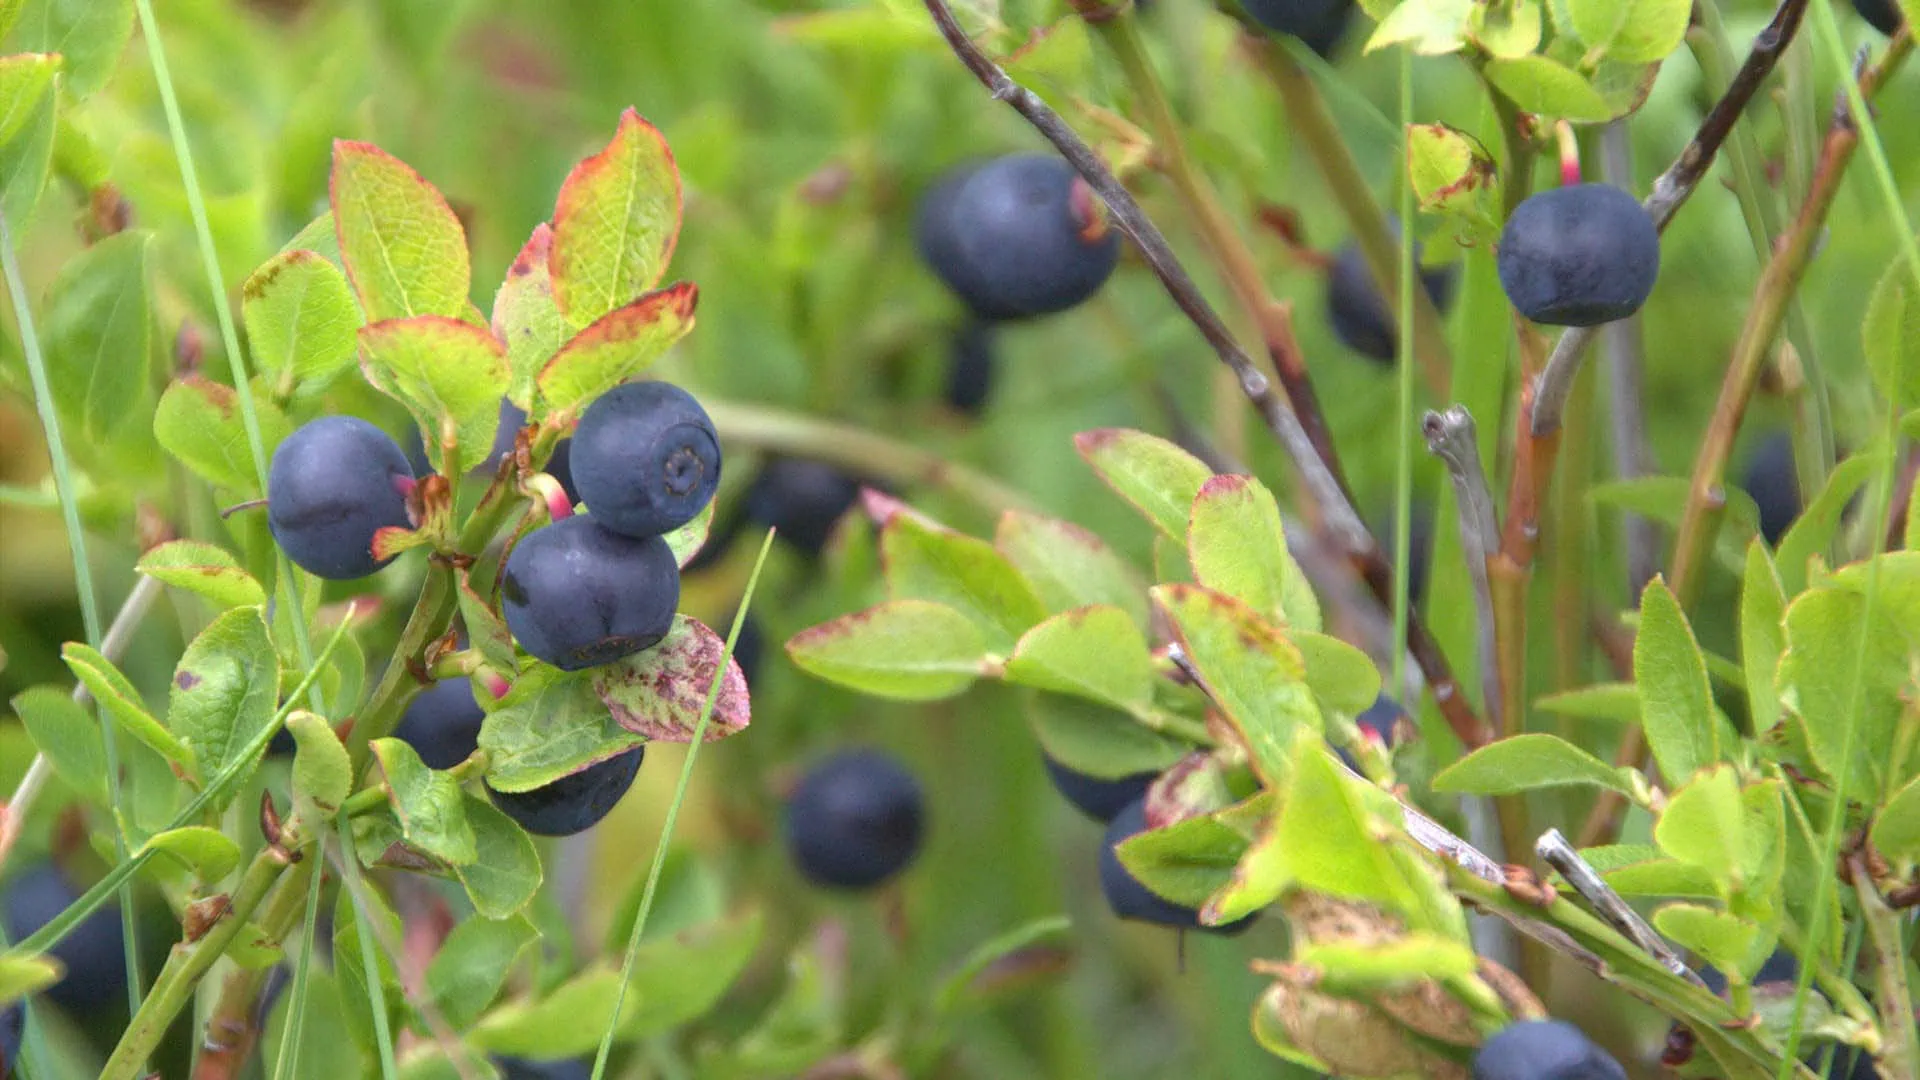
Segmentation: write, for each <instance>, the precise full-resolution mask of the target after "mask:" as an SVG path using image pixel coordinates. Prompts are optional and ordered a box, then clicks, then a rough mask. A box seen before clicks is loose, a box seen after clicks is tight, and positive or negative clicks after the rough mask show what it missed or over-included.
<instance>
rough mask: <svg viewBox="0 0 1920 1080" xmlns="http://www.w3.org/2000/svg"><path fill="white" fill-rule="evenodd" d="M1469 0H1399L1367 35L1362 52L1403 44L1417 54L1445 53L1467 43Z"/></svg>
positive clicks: (1469, 20) (1470, 14)
mask: <svg viewBox="0 0 1920 1080" xmlns="http://www.w3.org/2000/svg"><path fill="white" fill-rule="evenodd" d="M1473 6H1474V5H1473V3H1472V2H1471V0H1402V2H1401V3H1399V4H1398V5H1396V6H1395V7H1394V8H1393V10H1392V11H1389V12H1388V13H1387V16H1386V18H1384V19H1381V20H1380V25H1379V26H1378V27H1376V28H1375V29H1374V31H1373V36H1372V37H1370V38H1368V39H1367V45H1366V49H1365V50H1364V51H1365V52H1375V51H1377V50H1380V49H1384V48H1386V47H1388V46H1389V45H1401V44H1404V45H1406V46H1407V47H1408V48H1409V49H1411V50H1413V52H1414V53H1415V55H1418V56H1445V55H1446V54H1448V53H1452V52H1458V51H1460V47H1461V46H1462V45H1464V44H1466V39H1467V31H1468V27H1469V25H1470V23H1471V22H1472V17H1473Z"/></svg>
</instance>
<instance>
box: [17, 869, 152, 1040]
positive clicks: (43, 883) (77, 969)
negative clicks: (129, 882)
mask: <svg viewBox="0 0 1920 1080" xmlns="http://www.w3.org/2000/svg"><path fill="white" fill-rule="evenodd" d="M79 898H80V892H79V890H77V889H75V888H74V887H73V886H72V885H71V884H69V883H68V882H67V879H66V876H65V875H64V874H62V873H61V872H60V870H59V869H58V868H57V867H55V866H54V865H53V864H51V863H41V864H39V865H37V866H34V867H31V868H29V869H27V870H24V871H22V872H20V873H19V874H17V875H15V876H14V878H13V880H11V881H9V882H7V885H6V897H5V908H6V923H7V937H8V938H9V939H10V940H12V941H16V942H17V941H20V940H21V939H23V938H25V937H27V936H28V935H30V934H32V933H34V932H35V931H37V930H39V929H40V928H41V927H43V926H45V925H47V924H48V923H50V922H52V921H53V920H54V917H55V916H57V915H59V914H60V913H61V912H63V911H65V910H66V909H67V908H69V907H71V906H73V902H74V901H75V900H78V899H79ZM126 940H127V939H126V936H125V934H124V933H123V932H122V929H121V925H120V907H119V905H118V904H116V903H114V902H112V901H108V902H107V903H104V904H102V905H100V906H99V907H97V908H95V909H94V910H93V913H92V914H90V915H88V916H87V917H86V918H85V919H82V920H81V921H80V924H79V925H78V926H76V927H74V928H73V930H72V931H71V932H69V933H68V934H67V936H66V937H63V938H61V939H60V940H59V942H57V943H56V944H55V945H54V946H53V948H51V949H49V950H47V952H48V954H49V955H51V956H52V957H53V958H54V959H56V960H58V961H60V963H61V964H62V965H63V966H64V967H65V968H66V975H65V976H64V977H63V978H62V979H61V980H60V981H59V982H57V983H54V984H53V985H52V986H50V987H48V988H47V990H46V996H47V998H48V999H49V1000H51V1001H52V1002H53V1003H54V1004H56V1005H58V1006H60V1007H61V1008H63V1009H65V1010H67V1011H68V1012H70V1013H73V1014H75V1015H85V1014H88V1013H93V1012H98V1011H99V1010H101V1009H105V1008H109V1007H111V1006H114V1005H115V1004H118V1003H120V1002H123V1001H124V1000H125V998H126V992H127V955H126Z"/></svg>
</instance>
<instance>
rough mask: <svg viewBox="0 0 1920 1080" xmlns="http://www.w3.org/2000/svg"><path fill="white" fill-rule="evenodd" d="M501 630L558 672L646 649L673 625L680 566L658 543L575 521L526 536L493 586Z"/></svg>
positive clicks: (582, 517) (582, 518) (585, 517)
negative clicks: (503, 618)
mask: <svg viewBox="0 0 1920 1080" xmlns="http://www.w3.org/2000/svg"><path fill="white" fill-rule="evenodd" d="M500 597H501V601H502V603H501V611H502V613H503V614H504V615H505V616H506V620H507V629H508V630H509V631H511V632H512V633H513V637H514V640H515V641H518V642H519V643H520V647H521V648H523V649H525V650H527V652H528V653H530V654H532V655H533V656H536V657H538V658H540V659H542V660H545V661H546V662H547V663H549V664H552V665H553V666H554V667H557V668H560V669H562V670H564V671H578V670H580V669H581V668H590V667H598V666H599V665H601V664H610V663H612V662H613V661H615V660H618V659H620V658H621V657H625V656H631V655H633V654H634V653H637V652H639V651H640V650H642V649H646V648H650V647H652V646H653V645H654V644H655V643H656V642H658V641H659V640H660V639H661V638H662V637H665V636H666V633H667V631H668V630H669V629H671V628H672V626H673V610H674V608H675V607H676V606H677V605H678V604H679V603H680V567H679V564H678V563H676V562H675V560H674V557H673V549H672V548H670V547H668V546H667V542H666V541H665V540H663V539H661V538H660V537H658V536H650V537H647V538H646V539H644V540H636V539H634V538H632V537H630V536H622V535H621V534H619V533H617V532H613V531H612V530H609V529H603V528H601V527H600V525H599V524H598V523H597V522H596V521H594V519H593V516H592V515H589V514H575V515H573V516H572V517H569V518H565V519H563V520H560V521H556V522H554V523H553V524H551V525H549V526H547V527H546V528H544V529H536V530H534V531H533V532H531V533H528V534H527V535H526V536H525V537H523V538H522V539H521V540H520V543H519V544H518V545H517V546H516V547H515V548H514V549H513V554H512V555H509V556H508V557H507V566H506V572H505V574H503V575H502V576H501V579H500Z"/></svg>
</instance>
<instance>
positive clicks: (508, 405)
mask: <svg viewBox="0 0 1920 1080" xmlns="http://www.w3.org/2000/svg"><path fill="white" fill-rule="evenodd" d="M525 426H527V410H525V409H523V408H521V407H520V406H518V405H515V404H514V403H513V402H511V401H508V400H507V399H506V398H501V399H500V426H499V427H498V428H495V429H494V432H493V447H492V449H490V450H488V451H487V456H486V458H485V459H484V460H482V461H481V462H480V464H478V465H476V466H474V468H473V471H474V472H477V473H491V472H493V471H494V470H496V469H498V468H499V467H500V459H501V458H503V457H506V456H507V455H508V454H511V453H513V444H514V442H515V440H517V439H518V438H519V437H520V429H521V428H523V427H525Z"/></svg>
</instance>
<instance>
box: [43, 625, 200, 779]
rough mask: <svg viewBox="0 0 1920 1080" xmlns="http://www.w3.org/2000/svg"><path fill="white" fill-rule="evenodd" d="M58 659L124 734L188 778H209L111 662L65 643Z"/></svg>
mask: <svg viewBox="0 0 1920 1080" xmlns="http://www.w3.org/2000/svg"><path fill="white" fill-rule="evenodd" d="M60 658H61V659H62V660H65V661H66V662H67V667H68V668H70V669H71V670H72V671H73V674H74V677H75V678H77V679H79V680H80V682H81V684H82V685H84V686H85V687H86V688H87V692H88V693H90V694H92V695H93V700H94V701H96V702H98V703H99V704H100V706H101V707H102V708H104V709H106V710H107V715H108V716H111V717H112V718H113V720H114V722H115V723H117V724H119V725H120V726H121V727H123V728H125V729H126V730H127V734H129V735H132V736H133V737H134V738H136V739H139V740H140V741H141V742H143V743H145V744H146V745H147V746H149V747H151V748H152V749H153V750H154V751H155V752H157V753H159V754H160V755H161V756H162V757H165V758H166V759H167V760H169V761H171V762H173V763H175V764H177V765H179V766H180V767H181V768H182V769H184V770H186V772H187V774H188V775H189V776H203V777H204V776H210V775H212V774H211V773H201V772H199V771H198V768H197V766H196V765H195V762H194V753H193V751H192V750H191V749H189V748H188V747H187V745H186V744H184V743H182V742H181V741H180V740H179V739H178V738H176V737H175V735H174V733H173V732H171V731H168V730H167V729H166V726H165V725H163V724H161V723H160V721H159V720H157V719H155V718H154V715H153V714H152V713H150V712H148V711H147V707H146V705H145V704H144V703H143V702H142V700H141V697H140V691H138V690H136V689H134V687H133V684H132V683H131V682H128V681H127V677H126V676H125V675H123V674H121V673H120V669H119V668H117V667H115V666H113V661H111V660H109V659H107V658H106V657H104V656H102V655H100V653H99V652H98V651H97V650H95V649H94V648H92V647H91V646H88V645H82V644H80V643H79V642H77V641H69V642H67V643H66V644H65V645H63V646H61V647H60ZM103 752H104V751H103Z"/></svg>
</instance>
